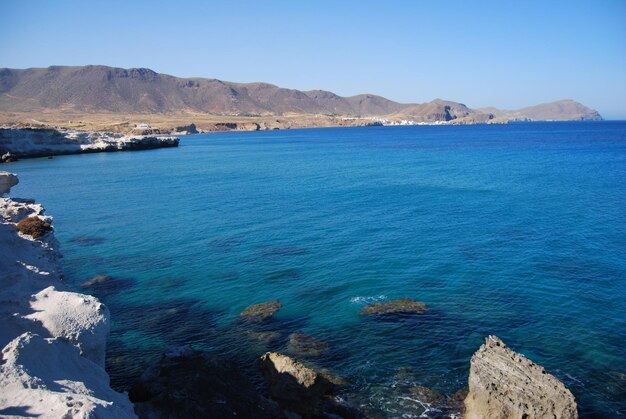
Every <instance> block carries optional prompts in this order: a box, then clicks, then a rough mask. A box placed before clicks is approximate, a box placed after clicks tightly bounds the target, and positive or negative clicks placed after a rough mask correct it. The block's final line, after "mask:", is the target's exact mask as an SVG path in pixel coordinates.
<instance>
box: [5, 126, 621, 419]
mask: <svg viewBox="0 0 626 419" xmlns="http://www.w3.org/2000/svg"><path fill="white" fill-rule="evenodd" d="M2 169H3V170H9V171H11V172H15V173H17V174H18V176H19V179H20V183H19V185H18V186H17V187H15V188H14V189H13V191H12V196H16V197H25V198H35V199H36V200H37V201H38V202H41V203H42V204H43V205H44V206H45V207H46V209H47V214H48V215H51V216H53V217H54V228H55V233H56V236H57V238H58V239H59V241H60V243H61V251H62V253H63V254H64V258H63V259H62V265H63V268H64V272H65V281H66V282H67V284H68V286H69V287H70V288H72V289H73V290H76V291H79V292H85V293H90V294H94V295H96V296H98V297H99V298H100V299H101V300H102V301H103V302H104V303H106V304H107V306H108V307H109V309H110V311H111V316H112V322H111V334H110V338H109V344H108V349H107V370H108V372H109V374H110V376H111V382H112V385H113V386H114V388H116V389H118V390H128V388H129V387H130V386H131V385H132V382H133V380H134V379H136V378H137V377H138V376H139V375H140V374H141V373H142V372H143V371H144V370H145V368H146V367H147V366H149V365H150V364H151V363H153V362H155V361H156V360H158V359H159V357H160V355H161V353H162V352H163V351H164V350H165V349H167V348H169V347H172V346H180V345H192V346H193V347H194V348H197V349H202V350H207V351H210V352H212V353H215V354H217V355H219V356H221V357H225V358H232V359H235V360H236V361H237V362H239V363H240V365H242V369H243V371H244V372H245V373H246V374H249V376H250V377H252V379H253V380H255V379H258V376H257V374H258V373H257V372H256V371H257V369H256V368H257V366H256V362H255V360H256V359H257V358H258V357H259V356H261V355H262V354H263V353H265V352H266V351H278V352H283V353H286V354H291V355H292V356H293V357H294V358H296V359H298V360H301V361H303V362H305V363H307V364H308V365H311V366H314V367H315V368H320V369H327V370H328V371H330V372H331V373H332V374H334V375H335V376H337V377H341V378H342V379H343V380H344V381H345V382H346V385H345V386H344V387H343V389H342V390H341V393H340V397H341V398H342V400H344V401H345V402H346V403H350V404H352V405H354V406H357V407H359V408H360V409H362V410H364V411H367V412H369V413H370V414H371V415H372V416H376V417H455V416H456V415H457V414H458V403H457V406H456V407H454V400H457V401H458V400H459V399H460V398H462V393H458V391H459V390H462V389H463V388H464V387H466V386H467V380H468V373H469V367H470V359H471V356H472V354H473V353H474V352H475V351H476V350H477V349H478V348H479V347H480V345H481V344H482V343H483V342H484V340H485V338H486V337H487V336H489V335H496V336H498V337H500V338H501V339H502V340H503V341H504V342H505V343H506V344H507V345H508V346H509V347H510V348H512V349H513V350H515V351H517V352H520V353H522V354H524V355H525V356H526V357H528V358H530V359H531V360H533V361H534V362H536V363H539V364H541V365H542V366H543V367H545V369H546V370H547V371H548V372H550V373H551V374H553V375H555V376H556V377H557V378H559V379H560V380H561V381H563V383H564V384H565V385H566V386H567V387H568V388H569V389H570V390H571V391H572V393H573V394H574V396H575V397H576V400H577V402H578V405H579V411H580V414H581V416H582V417H607V418H609V417H619V416H624V415H626V122H620V121H601V122H546V123H539V122H536V123H512V124H508V125H470V126H410V127H359V128H322V129H298V130H280V131H260V132H227V133H210V134H200V135H190V136H185V137H182V138H181V141H180V146H179V147H178V148H176V149H171V148H168V149H159V150H150V151H138V152H119V153H100V154H85V155H72V156H58V157H54V158H53V159H45V158H43V159H26V160H22V161H19V162H16V163H11V164H7V165H4V166H3V167H2ZM97 275H105V276H107V277H108V278H106V280H104V281H102V282H100V283H97V284H95V285H92V286H87V285H85V282H86V281H88V280H90V279H92V278H94V277H95V276H97ZM398 298H413V299H415V300H417V301H421V302H424V303H426V305H427V311H426V313H425V314H422V315H401V316H386V317H383V318H377V317H372V316H361V315H359V311H360V310H361V309H363V307H365V306H366V305H367V304H370V303H374V302H384V301H391V300H393V299H398ZM272 300H280V302H281V304H282V309H281V310H280V311H279V312H278V313H277V314H276V315H275V317H274V319H273V320H270V321H268V322H266V323H262V324H260V325H255V326H247V325H245V324H242V322H241V321H240V320H239V313H240V312H241V311H242V310H244V309H245V308H246V307H247V306H249V305H251V304H255V303H260V302H265V301H272ZM297 331H300V332H303V333H306V334H307V335H310V336H312V337H314V338H315V339H316V340H317V341H321V342H324V343H325V344H326V345H323V344H322V345H319V347H320V348H321V350H319V351H310V352H309V353H304V354H302V353H298V352H297V351H295V349H294V347H293V345H289V338H290V336H291V335H292V333H294V332H297ZM416 386H423V387H427V388H428V389H431V390H433V392H432V393H430V394H431V395H432V394H435V395H436V397H429V398H427V399H428V400H426V399H425V398H424V397H420V396H419V395H418V394H420V393H419V392H416V391H415V389H416V388H417V387H416ZM420 388H421V387H420ZM422 393H423V392H422ZM433 399H434V401H433Z"/></svg>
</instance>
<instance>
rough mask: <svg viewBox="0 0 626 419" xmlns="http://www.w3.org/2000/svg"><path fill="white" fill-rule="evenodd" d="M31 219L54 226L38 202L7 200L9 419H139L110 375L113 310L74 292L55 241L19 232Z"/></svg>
mask: <svg viewBox="0 0 626 419" xmlns="http://www.w3.org/2000/svg"><path fill="white" fill-rule="evenodd" d="M29 217H31V218H32V217H34V218H37V219H40V220H42V221H44V222H46V223H51V221H52V219H51V218H50V217H47V216H45V215H44V210H43V207H42V206H41V205H38V204H35V203H34V202H33V201H31V200H19V199H10V198H0V347H3V348H4V349H3V350H2V362H0V388H1V389H2V391H0V412H1V415H3V416H4V415H18V416H37V415H43V416H46V417H134V413H133V408H132V405H131V404H130V402H129V401H128V398H127V397H126V396H124V395H122V394H119V393H116V392H115V391H113V390H111V388H110V387H109V377H108V375H107V374H106V372H105V370H104V354H105V348H106V339H107V336H108V333H109V327H110V320H109V311H108V309H107V308H106V307H105V306H104V305H103V304H101V303H100V302H99V301H98V300H97V299H96V298H94V297H91V296H88V295H84V294H78V293H74V292H69V291H67V290H66V287H65V285H64V284H63V282H62V271H61V268H60V265H59V257H60V253H59V251H58V242H57V241H56V239H55V237H54V234H53V233H48V234H44V235H43V236H40V237H39V238H38V239H36V238H34V237H33V236H32V235H26V234H21V233H19V232H18V230H17V224H18V223H19V222H20V221H21V220H23V219H27V218H29Z"/></svg>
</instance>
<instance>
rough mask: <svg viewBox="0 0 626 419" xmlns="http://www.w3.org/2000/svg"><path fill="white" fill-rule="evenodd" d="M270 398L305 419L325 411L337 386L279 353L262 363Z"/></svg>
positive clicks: (266, 356)
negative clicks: (326, 403)
mask: <svg viewBox="0 0 626 419" xmlns="http://www.w3.org/2000/svg"><path fill="white" fill-rule="evenodd" d="M260 365H261V369H262V371H263V373H264V375H265V379H266V382H267V386H268V390H269V394H270V397H271V398H272V399H274V400H276V401H277V402H278V404H279V405H280V406H281V407H282V408H284V409H287V410H289V411H292V412H295V413H297V414H299V415H302V416H303V417H315V416H317V415H320V414H321V413H322V412H323V411H324V410H325V407H324V404H325V402H326V400H324V398H325V397H326V396H330V395H331V394H332V393H333V391H334V389H335V385H334V384H333V383H331V382H330V381H328V380H327V379H326V378H325V377H324V376H322V374H319V373H318V372H316V371H315V370H313V369H311V368H308V367H306V366H305V365H304V364H302V363H300V362H298V361H295V360H293V359H292V358H290V357H288V356H286V355H283V354H279V353H277V352H268V353H266V354H265V355H263V356H262V357H261V359H260Z"/></svg>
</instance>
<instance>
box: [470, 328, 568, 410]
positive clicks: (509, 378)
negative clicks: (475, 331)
mask: <svg viewBox="0 0 626 419" xmlns="http://www.w3.org/2000/svg"><path fill="white" fill-rule="evenodd" d="M465 417H466V418H467V419H478V418H502V419H504V418H511V419H513V418H516V419H519V418H557V419H566V418H577V417H578V412H577V407H576V401H575V400H574V396H573V395H572V393H571V392H570V391H569V390H568V389H567V388H566V387H565V386H564V385H563V383H561V382H560V381H559V380H558V379H556V378H555V377H554V376H552V375H550V374H548V373H547V372H546V370H544V369H543V367H541V366H540V365H537V364H535V363H534V362H532V361H531V360H529V359H527V358H526V357H525V356H524V355H521V354H518V353H516V352H513V351H512V350H511V349H509V348H508V347H507V346H506V345H505V344H504V342H502V341H501V340H500V339H499V338H497V337H496V336H489V337H487V339H486V340H485V343H484V344H483V345H482V346H481V347H480V348H479V349H478V351H477V352H476V353H475V354H474V356H472V361H471V367H470V377H469V394H468V396H467V398H466V399H465Z"/></svg>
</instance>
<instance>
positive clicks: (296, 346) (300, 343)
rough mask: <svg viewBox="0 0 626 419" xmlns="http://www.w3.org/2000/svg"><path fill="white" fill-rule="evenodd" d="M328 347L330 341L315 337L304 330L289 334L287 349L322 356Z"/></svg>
mask: <svg viewBox="0 0 626 419" xmlns="http://www.w3.org/2000/svg"><path fill="white" fill-rule="evenodd" d="M326 349H328V343H326V342H323V341H321V340H317V339H315V338H314V337H313V336H310V335H307V334H306V333H302V332H295V333H292V334H291V335H289V342H288V344H287V350H288V351H289V352H291V353H294V354H297V355H304V356H320V355H321V354H322V352H324V351H325V350H326Z"/></svg>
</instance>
